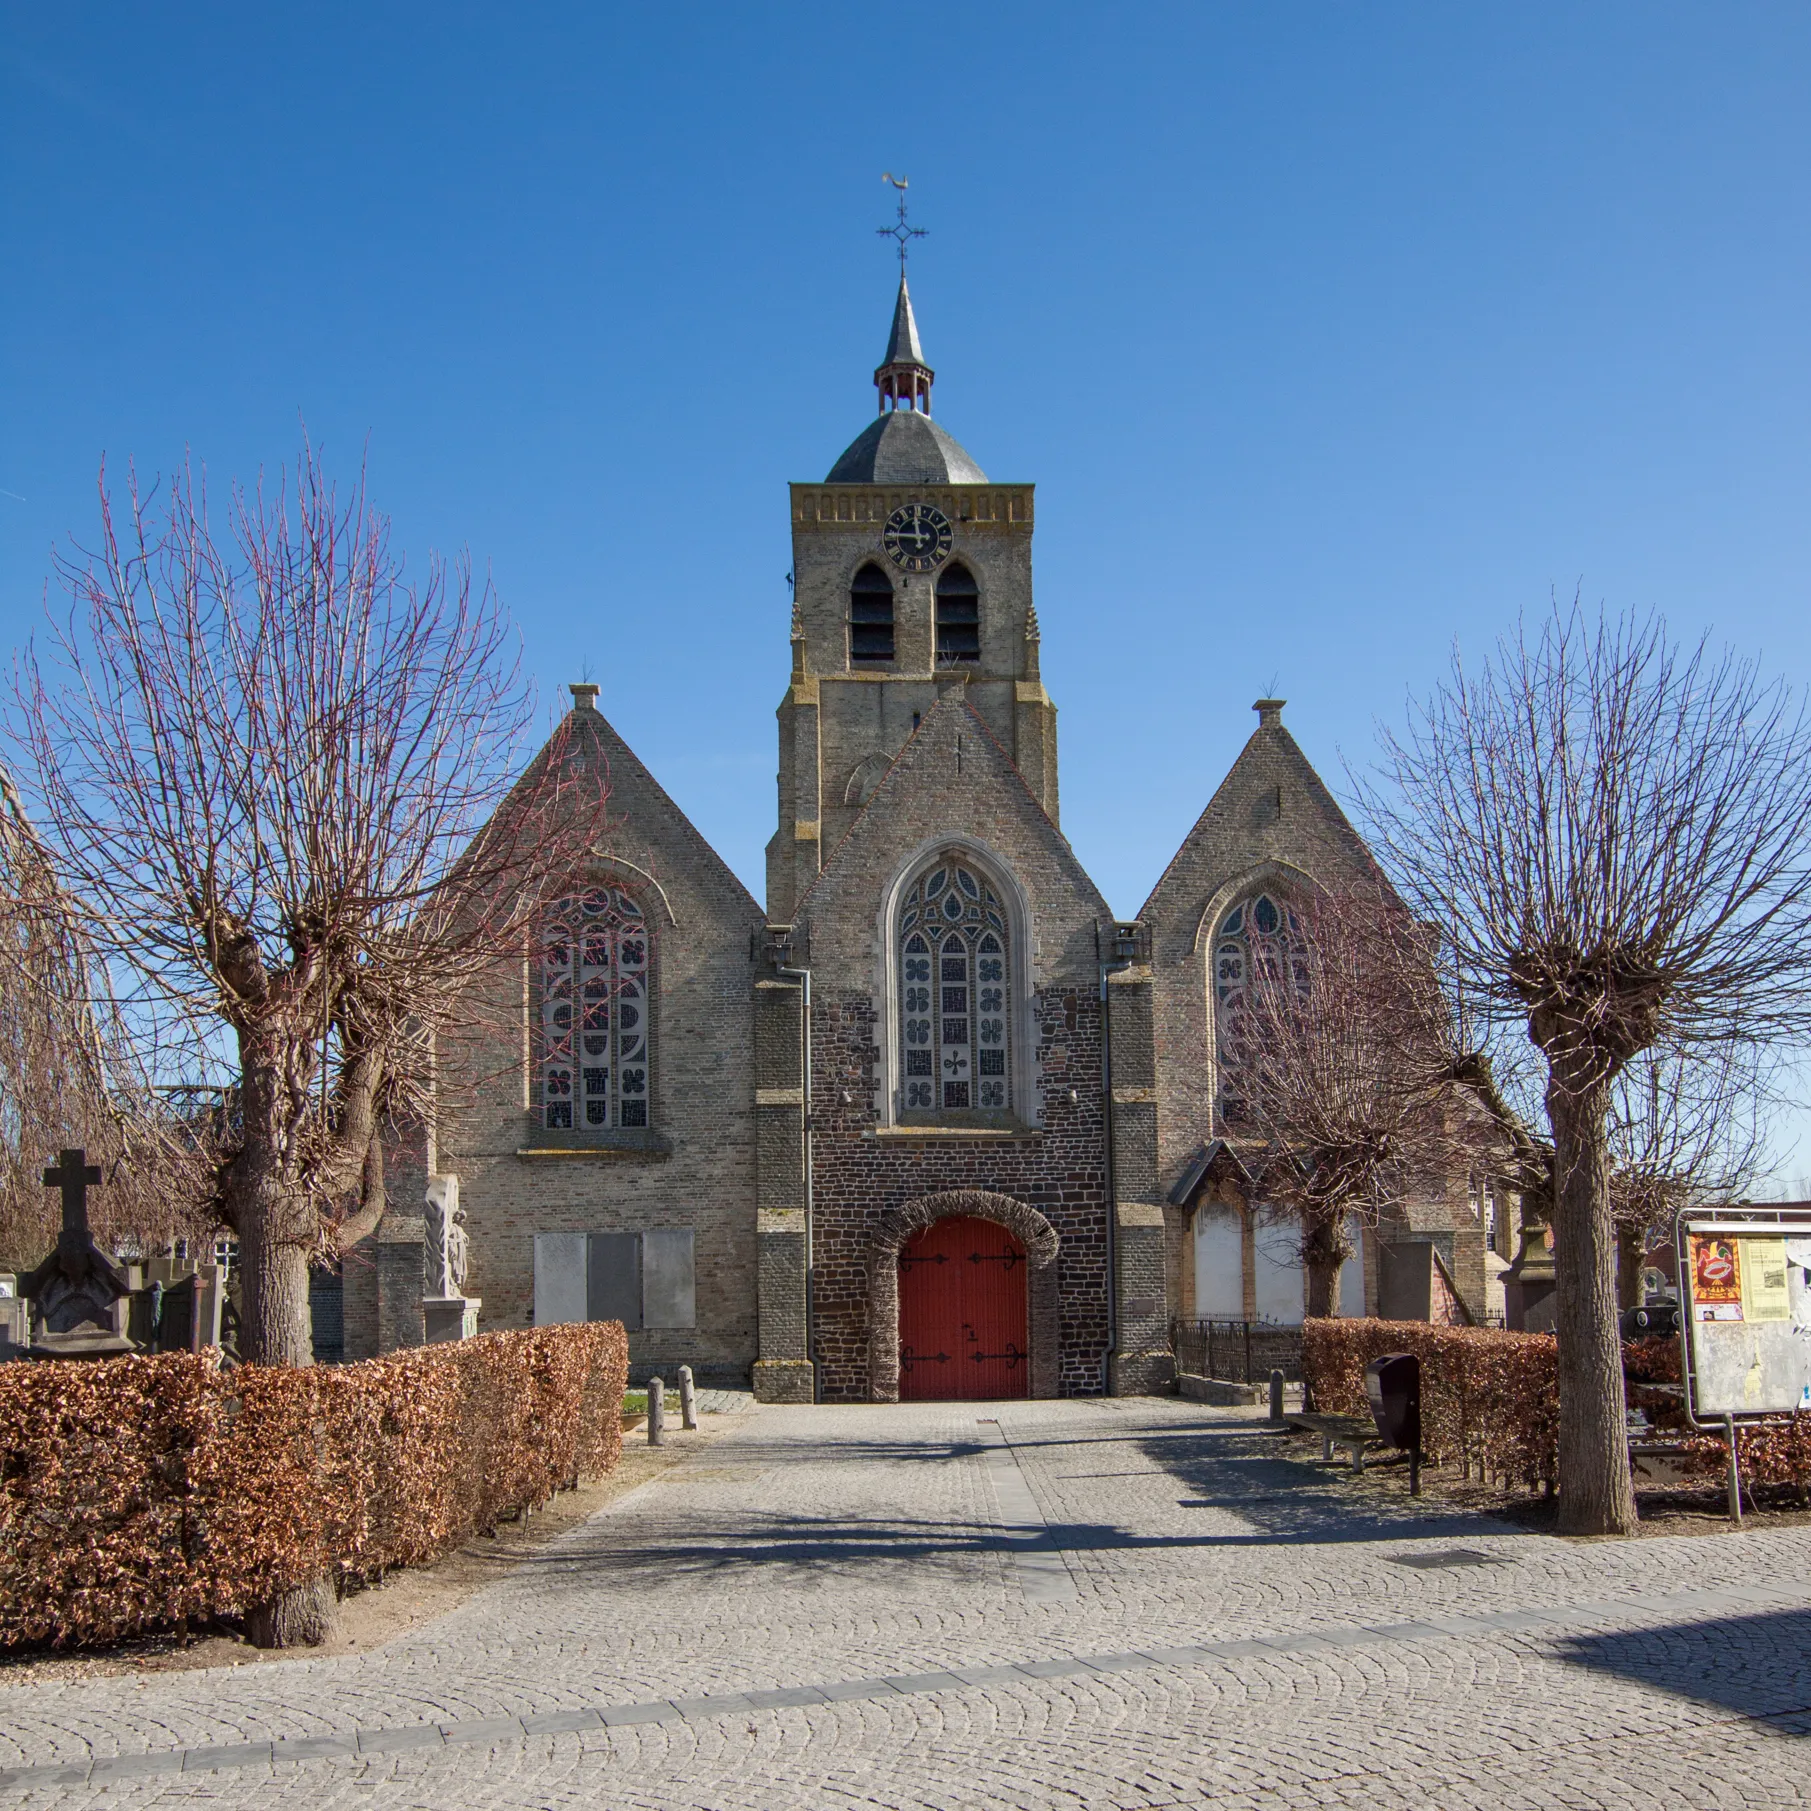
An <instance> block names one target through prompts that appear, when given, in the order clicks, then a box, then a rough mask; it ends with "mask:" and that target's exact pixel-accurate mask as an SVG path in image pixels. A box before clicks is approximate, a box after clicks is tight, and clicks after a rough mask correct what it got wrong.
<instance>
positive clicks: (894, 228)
mask: <svg viewBox="0 0 1811 1811" xmlns="http://www.w3.org/2000/svg"><path fill="white" fill-rule="evenodd" d="M880 180H881V181H882V182H890V183H891V184H892V185H893V186H894V188H896V189H897V190H898V191H899V218H898V219H897V220H896V221H894V222H893V224H892V225H891V226H881V227H876V228H875V229H874V230H875V231H876V232H877V233H879V234H880V236H881V237H882V238H883V239H891V240H893V241H894V242H895V243H896V244H897V245H898V246H899V280H900V282H902V283H903V282H904V281H905V267H906V247H907V246H908V245H910V244H911V242H912V241H913V240H914V239H922V238H923V237H924V235H925V230H926V229H925V228H924V227H922V226H908V225H907V224H906V179H905V178H904V177H903V176H895V175H894V174H893V172H892V171H891V170H888V171H887V172H886V173H885V175H883V176H882V177H881V179H880Z"/></svg>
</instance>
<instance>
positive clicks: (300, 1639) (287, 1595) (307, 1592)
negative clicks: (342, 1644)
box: [245, 1578, 339, 1648]
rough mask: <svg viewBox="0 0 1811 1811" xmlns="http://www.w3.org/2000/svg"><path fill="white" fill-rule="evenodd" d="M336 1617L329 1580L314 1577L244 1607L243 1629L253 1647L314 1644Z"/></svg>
mask: <svg viewBox="0 0 1811 1811" xmlns="http://www.w3.org/2000/svg"><path fill="white" fill-rule="evenodd" d="M338 1620H339V1601H338V1599H337V1597H336V1595H335V1593H334V1589H333V1584H332V1582H331V1581H330V1580H329V1579H325V1578H317V1579H315V1580H314V1581H313V1582H312V1583H310V1584H306V1585H298V1586H297V1587H296V1589H295V1590H293V1591H285V1592H284V1593H283V1595H282V1596H281V1597H276V1598H273V1599H272V1600H271V1601H270V1602H269V1603H266V1604H259V1605H258V1606H257V1607H256V1608H255V1609H252V1610H248V1611H247V1612H246V1616H245V1633H246V1636H247V1638H248V1639H249V1640H250V1642H251V1644H252V1646H253V1647H260V1648H314V1647H319V1646H320V1645H321V1643H322V1642H323V1641H325V1640H326V1639H327V1638H328V1636H330V1635H331V1634H332V1633H333V1629H334V1624H335V1623H336V1622H337V1621H338Z"/></svg>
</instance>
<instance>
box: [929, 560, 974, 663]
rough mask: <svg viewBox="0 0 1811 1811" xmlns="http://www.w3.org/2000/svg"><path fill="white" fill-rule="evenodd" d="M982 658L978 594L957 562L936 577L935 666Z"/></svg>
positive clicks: (972, 581) (969, 575)
mask: <svg viewBox="0 0 1811 1811" xmlns="http://www.w3.org/2000/svg"><path fill="white" fill-rule="evenodd" d="M980 658H981V593H980V591H979V589H978V588H977V587H976V585H975V577H974V574H973V573H972V572H970V571H969V569H968V568H967V567H966V566H964V565H963V564H962V562H961V561H960V560H957V561H955V562H954V563H953V564H951V565H948V566H945V567H944V569H943V570H942V571H941V572H940V573H938V575H937V664H938V665H939V666H942V665H943V664H944V663H945V662H948V661H968V660H979V659H980Z"/></svg>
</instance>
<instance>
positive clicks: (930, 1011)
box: [898, 856, 1013, 1116]
mask: <svg viewBox="0 0 1811 1811" xmlns="http://www.w3.org/2000/svg"><path fill="white" fill-rule="evenodd" d="M898 959H899V1004H900V1013H899V1035H900V1088H899V1101H900V1108H901V1110H902V1112H904V1113H905V1114H906V1115H908V1116H916V1115H920V1114H927V1113H948V1112H990V1113H1006V1112H1010V1111H1011V1110H1012V1105H1013V1098H1012V987H1013V972H1012V940H1011V937H1010V935H1009V933H1008V930H1007V916H1006V908H1005V907H1004V906H1003V905H1002V904H1001V903H1000V900H999V898H998V896H997V895H996V894H995V892H994V890H993V888H992V887H991V886H990V885H989V884H988V883H987V881H986V880H985V879H984V878H983V877H982V876H981V875H980V874H979V873H978V872H977V871H976V870H975V869H974V868H972V867H970V866H969V865H968V864H967V863H966V862H964V861H962V860H961V859H960V858H957V857H953V856H939V857H938V858H937V860H935V861H934V862H932V863H931V864H930V866H929V867H927V868H926V869H925V870H924V871H923V873H921V874H920V875H919V876H918V878H917V879H916V880H915V881H914V882H913V883H912V885H911V886H910V887H909V888H908V889H907V890H906V894H905V903H904V904H903V905H902V906H901V907H900V912H899V928H898Z"/></svg>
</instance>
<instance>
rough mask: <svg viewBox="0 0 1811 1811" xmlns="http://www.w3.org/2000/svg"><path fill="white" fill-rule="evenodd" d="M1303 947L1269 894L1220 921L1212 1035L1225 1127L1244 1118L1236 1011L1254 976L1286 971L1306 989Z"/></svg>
mask: <svg viewBox="0 0 1811 1811" xmlns="http://www.w3.org/2000/svg"><path fill="white" fill-rule="evenodd" d="M1307 960H1308V953H1307V945H1306V942H1305V940H1304V938H1303V936H1302V929H1301V924H1300V922H1299V921H1298V919H1297V918H1296V915H1295V913H1294V912H1292V911H1291V910H1290V909H1289V907H1288V905H1287V904H1285V903H1283V902H1281V901H1279V900H1277V899H1276V898H1274V897H1273V896H1272V895H1271V894H1269V893H1254V894H1252V895H1251V896H1250V897H1249V898H1247V899H1242V900H1241V901H1240V902H1239V903H1238V904H1237V905H1236V906H1234V907H1233V909H1232V910H1231V911H1230V912H1228V913H1227V914H1226V916H1225V917H1224V918H1223V919H1221V921H1220V929H1219V933H1218V935H1216V936H1215V938H1214V1032H1215V1048H1216V1051H1217V1052H1218V1055H1219V1069H1220V1111H1221V1113H1222V1115H1223V1116H1224V1117H1225V1118H1226V1120H1227V1121H1228V1122H1229V1123H1230V1124H1235V1125H1236V1124H1237V1123H1239V1121H1240V1120H1241V1119H1242V1118H1243V1117H1244V1113H1243V1103H1242V1102H1241V1100H1240V1098H1239V1081H1238V1075H1239V1040H1240V1034H1241V1029H1242V1026H1241V1011H1242V1008H1243V1007H1244V1006H1245V1004H1246V1001H1247V1000H1248V999H1249V998H1250V992H1251V987H1252V983H1253V979H1254V977H1255V976H1257V975H1258V974H1260V973H1263V974H1268V975H1270V976H1273V977H1280V976H1281V975H1283V974H1284V973H1289V974H1291V975H1294V976H1296V977H1297V980H1298V985H1303V986H1305V985H1306V973H1305V969H1304V964H1305V963H1306V962H1307Z"/></svg>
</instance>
